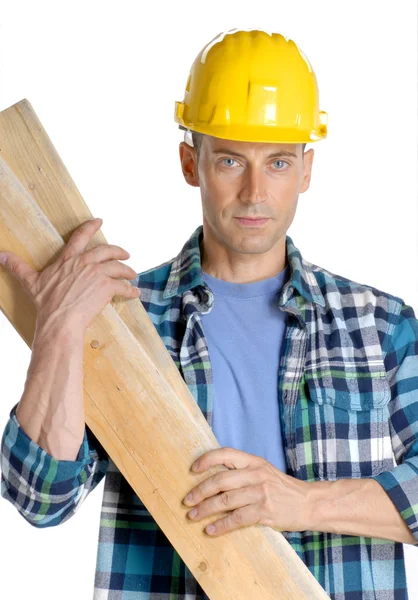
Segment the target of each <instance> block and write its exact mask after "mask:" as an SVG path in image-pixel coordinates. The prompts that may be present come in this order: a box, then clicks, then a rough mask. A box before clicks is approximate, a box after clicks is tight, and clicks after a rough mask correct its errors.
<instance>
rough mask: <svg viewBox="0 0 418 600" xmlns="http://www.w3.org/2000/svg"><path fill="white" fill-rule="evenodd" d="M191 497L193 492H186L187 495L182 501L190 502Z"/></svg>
mask: <svg viewBox="0 0 418 600" xmlns="http://www.w3.org/2000/svg"><path fill="white" fill-rule="evenodd" d="M192 498H193V494H187V496H186V497H185V499H184V501H185V502H186V503H188V502H191V501H192Z"/></svg>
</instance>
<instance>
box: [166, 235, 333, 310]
mask: <svg viewBox="0 0 418 600" xmlns="http://www.w3.org/2000/svg"><path fill="white" fill-rule="evenodd" d="M202 240H203V225H199V226H198V227H197V228H196V229H195V231H194V232H193V233H192V235H191V236H190V238H189V239H188V240H187V242H186V243H185V244H184V246H183V248H182V249H181V251H180V252H179V254H178V255H177V256H176V257H175V259H174V260H173V263H172V265H171V270H170V275H169V277H168V280H167V284H166V286H165V289H164V293H163V297H164V298H171V297H173V296H176V295H179V294H182V293H183V292H185V291H188V290H192V289H193V288H194V287H196V286H202V287H203V288H205V289H207V285H206V283H205V281H204V280H203V277H202V265H201V255H200V247H199V244H200V243H201V242H202ZM286 252H287V260H288V263H289V266H290V277H289V280H288V282H287V283H286V284H285V285H284V286H283V289H282V291H281V295H280V300H279V304H280V305H283V304H285V303H286V302H287V301H288V299H289V298H290V297H291V295H292V289H295V290H297V291H298V292H299V294H300V295H301V296H303V298H305V300H307V301H308V302H312V303H315V304H319V305H320V306H322V307H323V306H325V300H324V297H323V295H322V293H321V290H320V288H319V286H318V283H317V281H316V278H315V275H314V273H313V272H312V263H309V262H308V261H306V260H305V259H304V258H303V257H302V255H301V253H300V252H299V250H298V249H297V248H296V247H295V245H294V244H293V241H292V238H291V237H290V236H288V235H286Z"/></svg>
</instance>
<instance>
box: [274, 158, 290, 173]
mask: <svg viewBox="0 0 418 600" xmlns="http://www.w3.org/2000/svg"><path fill="white" fill-rule="evenodd" d="M275 163H283V164H284V165H288V164H289V163H287V162H286V161H285V160H279V159H277V160H275V161H274V162H273V164H275ZM280 170H281V171H283V169H279V171H280Z"/></svg>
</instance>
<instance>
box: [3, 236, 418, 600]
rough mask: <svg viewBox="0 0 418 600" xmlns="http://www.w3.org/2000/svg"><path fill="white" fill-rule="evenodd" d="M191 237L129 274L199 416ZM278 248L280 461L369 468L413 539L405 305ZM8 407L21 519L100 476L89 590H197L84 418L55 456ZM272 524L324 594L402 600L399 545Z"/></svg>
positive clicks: (310, 477)
mask: <svg viewBox="0 0 418 600" xmlns="http://www.w3.org/2000/svg"><path fill="white" fill-rule="evenodd" d="M202 239H203V227H202V225H200V226H199V227H197V229H196V230H195V231H194V233H193V234H192V235H191V237H190V238H189V240H188V241H187V242H186V244H185V245H184V246H183V248H182V250H181V251H180V253H179V254H178V256H176V257H175V258H173V259H171V260H169V261H167V262H165V263H163V264H162V265H159V266H157V267H155V268H152V269H149V270H147V271H144V272H142V273H139V274H138V275H137V277H136V279H134V280H132V283H135V285H137V286H139V287H140V288H141V290H142V295H141V301H142V303H143V305H144V307H145V309H146V310H147V313H148V315H149V317H150V318H151V320H152V322H153V323H154V325H155V327H156V329H157V331H158V333H159V335H160V336H161V338H162V339H163V341H164V343H165V346H166V348H167V350H168V351H169V353H170V355H171V356H172V358H173V360H174V361H175V363H176V365H177V367H178V369H179V370H180V372H181V374H182V376H183V378H184V380H185V382H186V383H187V385H188V387H189V389H190V391H191V393H192V394H193V396H194V398H195V400H196V402H197V403H198V405H199V407H200V409H201V410H202V412H203V414H204V415H205V417H206V420H207V422H208V423H209V425H211V423H212V372H211V365H210V360H209V352H208V347H207V342H206V338H205V335H204V331H203V327H202V320H201V318H200V313H201V312H206V311H209V310H211V307H212V305H213V302H214V295H213V293H212V291H211V290H210V289H209V288H208V287H207V285H206V284H205V282H204V281H203V279H202V272H201V255H200V243H201V241H202ZM286 254H287V260H288V262H289V264H290V278H289V280H288V282H286V283H285V285H284V286H283V288H282V290H281V292H280V295H278V302H279V305H280V307H281V309H282V310H284V311H287V312H288V313H289V316H290V319H289V321H288V325H287V328H286V332H285V338H284V342H283V351H282V354H281V356H280V360H279V365H278V373H279V382H278V402H279V404H280V419H281V428H282V436H283V441H284V451H285V457H286V467H287V471H286V472H287V474H288V475H291V476H293V477H297V478H299V479H303V480H305V481H316V480H321V479H327V480H336V479H340V478H361V477H363V478H364V477H371V478H373V479H375V480H376V481H378V482H379V484H380V485H381V486H382V487H383V488H384V490H385V491H386V493H387V494H388V495H389V497H390V499H391V500H392V502H393V503H394V505H395V506H396V508H397V510H398V511H399V512H400V514H401V516H402V518H403V519H404V520H405V523H406V524H407V526H408V527H409V529H410V530H411V532H412V534H413V536H414V537H415V538H416V540H417V542H418V321H417V319H416V318H415V315H414V311H413V309H412V307H411V306H408V305H406V304H405V303H404V301H403V300H402V299H401V298H399V297H396V296H393V295H391V294H389V293H385V292H382V291H381V290H378V289H376V288H373V287H371V286H368V285H365V284H360V283H357V282H354V281H351V280H349V279H346V278H344V277H341V276H339V275H336V274H334V273H331V272H329V271H327V270H325V269H324V268H321V267H318V266H316V265H314V264H312V263H310V262H308V261H306V260H305V259H303V258H302V256H301V254H300V252H299V251H298V249H297V248H296V247H295V246H294V244H293V242H292V239H291V238H290V237H289V236H286ZM16 406H17V404H16V405H15V406H14V407H13V408H12V410H11V411H10V418H9V420H8V422H7V424H6V427H5V430H4V433H3V437H2V443H1V469H2V478H1V494H2V496H3V497H4V498H5V499H7V500H9V501H10V502H11V503H12V504H13V505H14V506H15V507H16V509H17V510H18V511H19V512H20V514H21V515H22V516H23V517H24V518H25V519H26V520H27V521H28V522H29V523H30V524H31V525H33V526H35V527H51V526H55V525H59V524H60V523H63V522H65V521H67V520H68V519H69V518H70V517H72V516H73V515H74V514H75V513H76V512H77V510H79V508H80V506H81V504H82V503H83V501H84V500H85V499H86V497H87V495H88V494H89V493H90V492H92V490H94V488H95V487H96V486H97V484H98V483H99V482H100V481H101V480H102V478H103V477H104V476H105V475H106V479H105V484H104V495H103V501H102V510H101V519H100V530H99V540H98V554H97V566H96V574H95V583H94V592H93V591H92V594H93V595H94V600H105V599H106V600H116V599H117V600H128V599H129V600H148V599H150V600H174V599H178V600H180V599H182V600H202V599H207V596H206V594H205V593H204V592H203V590H202V588H201V587H200V585H199V583H198V582H197V580H196V579H195V578H194V576H193V575H192V573H191V572H190V571H189V569H188V568H187V566H186V565H185V563H184V562H183V561H182V559H181V558H180V556H179V555H178V553H177V552H176V551H175V550H174V548H173V547H172V545H171V544H170V542H169V541H168V539H167V538H166V536H165V535H164V533H163V532H162V531H161V529H160V528H159V527H158V525H157V524H156V522H155V521H154V519H153V518H152V516H151V515H150V513H149V512H148V511H147V510H146V508H145V506H144V504H143V503H142V502H141V500H140V499H139V498H138V496H137V495H136V494H135V493H134V491H133V490H132V488H131V487H130V485H129V484H128V483H127V481H126V480H125V478H124V477H123V476H122V474H121V473H120V471H119V470H118V468H117V467H116V466H115V464H114V463H113V461H112V460H111V459H110V457H108V455H107V454H106V452H105V451H104V449H103V448H102V447H101V445H100V444H99V442H98V440H97V439H96V438H95V437H94V436H93V434H92V432H91V431H90V430H89V429H88V428H87V427H86V431H85V435H84V440H83V443H82V445H81V447H80V452H79V455H78V457H77V459H76V460H75V461H65V460H56V459H54V458H53V457H52V456H50V455H49V454H48V453H47V452H45V451H44V450H43V449H42V448H40V447H39V446H38V445H37V444H36V443H35V442H34V441H32V440H31V439H30V438H29V437H28V436H27V435H26V434H25V432H24V431H23V429H22V428H21V427H20V425H19V422H18V421H17V419H16V416H15V409H16ZM260 435H261V432H260ZM394 459H395V460H394ZM282 533H283V535H284V536H285V538H286V539H287V541H288V542H289V544H290V545H291V546H292V548H293V549H294V550H295V552H296V553H297V554H298V555H299V557H300V558H301V559H302V560H303V562H304V563H305V564H306V565H307V567H308V568H309V569H310V571H311V572H312V574H313V575H314V576H315V578H316V579H317V580H318V581H319V583H320V584H321V585H322V587H323V588H324V589H325V591H326V592H327V593H328V594H329V595H330V597H331V598H332V599H333V600H371V599H372V598H373V599H374V600H405V599H407V598H408V595H407V589H406V574H405V564H404V554H403V545H402V544H401V543H399V542H394V541H390V540H384V539H380V538H370V537H363V536H352V535H340V534H335V533H323V532H316V531H300V532H286V531H283V532H282ZM36 585H37V586H38V588H39V587H40V586H41V585H42V583H41V580H40V579H39V580H38V582H36ZM35 587H36V586H35ZM248 600H251V599H248Z"/></svg>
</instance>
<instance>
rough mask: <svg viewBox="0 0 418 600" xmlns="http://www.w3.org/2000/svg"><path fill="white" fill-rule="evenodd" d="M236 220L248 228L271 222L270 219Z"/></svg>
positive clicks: (246, 218) (239, 218) (242, 218)
mask: <svg viewBox="0 0 418 600" xmlns="http://www.w3.org/2000/svg"><path fill="white" fill-rule="evenodd" d="M235 219H237V221H238V223H240V224H241V225H244V226H246V227H259V226H261V225H264V224H265V223H267V222H268V221H269V220H270V218H269V217H260V218H258V219H254V218H252V217H235Z"/></svg>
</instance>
